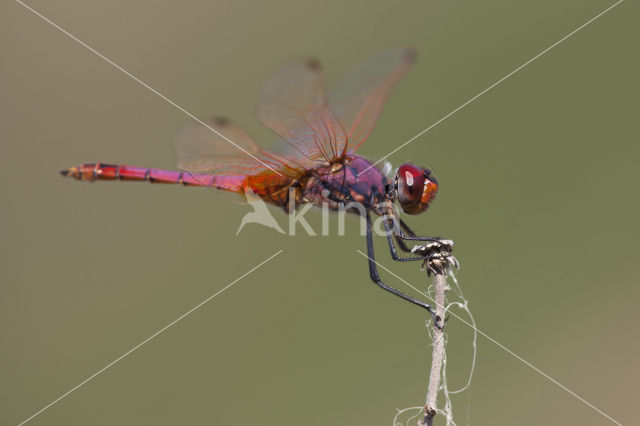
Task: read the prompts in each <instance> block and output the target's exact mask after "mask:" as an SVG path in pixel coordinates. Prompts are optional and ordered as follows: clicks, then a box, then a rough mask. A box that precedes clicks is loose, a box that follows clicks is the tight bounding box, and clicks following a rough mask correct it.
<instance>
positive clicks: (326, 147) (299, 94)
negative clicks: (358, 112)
mask: <svg viewBox="0 0 640 426" xmlns="http://www.w3.org/2000/svg"><path fill="white" fill-rule="evenodd" d="M258 117H259V118H260V121H262V123H263V124H265V125H266V126H267V127H270V128H271V129H272V130H273V131H275V132H276V133H277V134H278V135H279V136H280V137H281V138H282V139H284V141H285V142H287V143H288V144H289V145H290V146H291V148H292V149H291V150H290V151H291V152H292V153H293V154H294V155H295V156H297V157H298V158H299V159H300V161H301V162H303V163H306V166H307V167H311V166H310V164H313V163H314V162H326V161H331V160H334V159H336V158H339V157H341V156H342V155H344V154H345V153H346V148H347V136H346V134H345V131H344V128H343V126H342V124H341V123H340V122H339V121H338V119H337V118H336V116H335V115H334V113H333V112H332V111H331V110H330V109H329V105H328V101H327V94H326V87H325V80H324V74H323V72H322V67H321V65H320V63H319V62H318V61H317V60H315V59H310V58H307V59H298V60H294V61H291V62H289V63H287V64H286V65H284V66H283V67H281V68H280V69H278V70H277V71H276V72H274V73H273V75H272V76H271V77H270V78H269V79H268V80H267V82H266V84H265V87H264V90H263V92H262V97H261V99H260V102H259V104H258Z"/></svg>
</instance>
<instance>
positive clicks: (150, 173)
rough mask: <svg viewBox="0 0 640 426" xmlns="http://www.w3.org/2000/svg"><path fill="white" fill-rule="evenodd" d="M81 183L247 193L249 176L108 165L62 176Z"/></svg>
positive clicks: (90, 166) (89, 165)
mask: <svg viewBox="0 0 640 426" xmlns="http://www.w3.org/2000/svg"><path fill="white" fill-rule="evenodd" d="M60 174H62V175H63V176H69V177H72V178H74V179H78V180H86V181H90V182H92V181H95V180H131V181H149V182H151V183H179V184H182V185H187V186H211V187H214V188H218V189H223V190H226V191H231V192H240V193H242V192H244V184H245V179H246V176H243V175H209V174H198V173H190V172H183V171H178V170H164V169H149V168H144V167H133V166H126V165H113V164H105V163H86V164H82V165H81V166H80V167H71V168H69V169H66V170H62V171H61V172H60Z"/></svg>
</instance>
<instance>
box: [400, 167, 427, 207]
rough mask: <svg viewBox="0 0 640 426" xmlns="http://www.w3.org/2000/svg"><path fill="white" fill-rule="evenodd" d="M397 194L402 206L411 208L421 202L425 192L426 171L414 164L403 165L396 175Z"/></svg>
mask: <svg viewBox="0 0 640 426" xmlns="http://www.w3.org/2000/svg"><path fill="white" fill-rule="evenodd" d="M396 179H397V182H398V184H397V188H396V193H397V196H398V202H399V203H400V204H401V205H402V206H411V205H413V204H417V203H419V202H420V199H421V198H422V193H423V191H424V180H425V173H424V170H423V169H421V168H419V167H416V166H414V165H413V164H403V165H401V166H400V167H399V168H398V173H397V174H396Z"/></svg>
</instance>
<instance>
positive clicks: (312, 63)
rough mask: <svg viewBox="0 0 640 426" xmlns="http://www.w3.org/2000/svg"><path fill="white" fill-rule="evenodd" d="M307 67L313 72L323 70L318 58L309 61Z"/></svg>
mask: <svg viewBox="0 0 640 426" xmlns="http://www.w3.org/2000/svg"><path fill="white" fill-rule="evenodd" d="M305 65H306V66H307V68H309V69H310V70H313V71H318V70H320V68H322V65H321V64H320V61H318V60H317V59H316V58H309V59H307V62H306V64H305Z"/></svg>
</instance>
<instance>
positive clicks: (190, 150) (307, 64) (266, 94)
mask: <svg viewBox="0 0 640 426" xmlns="http://www.w3.org/2000/svg"><path fill="white" fill-rule="evenodd" d="M415 58H416V54H415V52H414V51H413V50H411V49H391V50H388V51H384V52H382V53H380V54H378V55H376V56H374V57H372V58H370V59H369V60H367V61H366V62H364V63H362V64H360V65H358V66H356V67H354V68H353V69H352V70H351V71H349V72H348V73H347V74H346V75H345V76H344V78H343V79H342V80H341V81H340V82H339V84H338V85H337V86H336V88H335V89H334V90H333V91H331V93H330V94H328V93H327V89H326V84H325V78H324V73H323V69H322V66H321V64H320V62H319V61H318V60H316V59H313V58H298V59H295V60H292V61H290V62H288V63H286V64H284V65H283V66H281V67H280V68H278V69H277V70H276V71H274V72H273V74H272V75H271V76H270V77H269V78H268V79H267V81H266V83H265V85H264V88H263V91H262V96H261V97H260V100H259V103H258V108H257V110H258V118H259V120H260V121H261V122H262V123H263V124H264V125H265V126H267V127H269V128H270V129H271V130H273V131H274V132H275V133H276V134H277V135H278V136H279V141H278V143H276V144H275V146H274V148H270V149H266V148H264V147H262V146H261V145H259V144H258V143H257V142H255V140H254V139H253V138H252V137H251V136H249V134H247V132H245V131H244V130H243V129H242V128H241V127H240V126H238V125H236V124H235V123H233V122H232V121H231V120H229V119H227V118H221V117H214V118H211V119H207V120H205V121H204V122H200V123H197V122H196V123H193V124H192V125H188V126H187V127H185V128H184V130H183V131H182V132H181V133H180V134H179V135H178V137H177V140H176V156H177V169H178V170H165V169H155V168H145V167H132V166H127V165H114V164H107V163H85V164H82V165H80V166H78V167H71V168H69V169H66V170H62V171H61V174H62V175H64V176H69V177H72V178H75V179H78V180H83V181H90V182H93V181H101V180H121V181H148V182H151V183H175V184H181V185H185V186H200V187H209V188H215V189H219V190H222V191H226V192H231V193H237V194H243V193H248V192H252V193H253V194H255V195H257V196H258V197H260V198H261V199H262V200H263V201H264V202H266V203H269V204H272V205H275V206H278V207H281V208H282V209H283V210H284V211H285V212H286V213H290V212H291V211H292V210H295V209H297V208H299V207H300V206H302V205H304V204H306V203H312V204H313V205H316V206H322V205H323V204H324V205H328V207H329V209H331V210H338V209H339V208H340V206H344V205H349V203H358V204H359V205H361V206H362V207H363V209H360V210H358V209H355V210H354V209H351V210H348V211H349V212H352V211H353V212H356V213H358V214H361V215H363V216H365V217H366V225H367V226H366V247H367V253H368V256H367V257H368V264H369V275H370V277H371V280H372V281H373V282H374V283H375V284H377V285H378V286H379V287H380V288H382V289H384V290H386V291H388V292H390V293H392V294H394V295H396V296H398V297H399V298H401V299H404V300H406V301H408V302H410V303H412V304H414V305H417V306H420V307H421V308H424V309H426V310H427V311H428V312H429V313H430V315H431V316H432V318H433V320H434V323H435V325H436V326H438V327H439V326H440V325H439V324H440V321H441V320H442V319H441V318H439V317H438V316H437V315H436V314H435V313H434V310H433V309H432V307H431V305H429V304H428V303H425V302H423V301H421V300H418V299H415V298H413V297H411V296H409V295H407V294H405V293H403V292H401V291H399V290H397V289H396V288H394V287H392V286H390V285H388V284H386V283H385V282H383V281H382V279H381V277H380V274H379V273H378V269H377V264H376V261H375V254H374V245H373V232H372V223H373V222H372V218H371V217H372V216H374V217H380V216H382V217H383V221H382V222H383V225H384V228H385V231H386V237H387V243H388V245H389V250H390V253H391V257H392V259H393V260H396V261H418V260H421V261H424V260H425V257H424V255H420V256H416V255H415V252H413V253H412V251H411V249H410V248H409V247H408V246H407V245H408V244H412V242H415V243H414V244H417V243H418V242H425V241H429V242H438V241H443V240H441V239H439V238H437V237H424V236H418V235H417V234H416V233H414V232H413V231H412V230H411V229H410V228H409V226H408V225H407V224H406V223H405V222H404V221H403V220H402V219H401V218H400V217H399V214H398V212H397V211H396V210H395V209H394V208H393V203H394V202H397V203H398V204H399V206H400V207H401V209H402V210H403V211H404V212H405V213H407V214H409V215H417V214H420V213H423V212H424V211H425V210H427V208H428V207H429V205H430V203H431V202H432V201H433V199H434V197H435V196H436V193H437V191H438V181H437V180H436V178H435V177H434V176H433V174H432V173H431V171H430V170H429V169H427V168H423V167H419V166H416V165H414V164H410V163H405V164H402V165H400V166H399V167H398V168H397V169H396V172H395V176H393V175H390V176H387V174H388V172H385V170H384V169H385V168H390V167H385V166H379V165H378V163H374V162H372V161H370V160H368V159H366V158H365V157H362V156H360V155H358V154H356V151H357V150H358V148H360V146H361V145H362V144H363V143H364V142H365V141H366V140H367V138H368V136H369V135H370V133H371V131H372V130H373V128H374V125H375V123H376V121H377V120H378V117H379V115H380V113H381V110H382V107H383V105H384V104H385V102H386V100H387V99H388V97H389V95H390V94H391V92H392V90H393V88H394V87H395V86H396V83H397V82H398V81H399V80H400V79H401V78H402V77H403V76H404V75H405V74H406V72H407V70H408V69H409V67H410V66H411V64H412V63H413V62H414V61H415ZM387 164H388V163H387ZM356 210H357V211H356ZM363 212H364V213H363ZM446 241H448V240H446ZM399 251H402V252H404V253H405V254H402V255H401V254H399ZM406 253H409V254H406ZM411 254H413V256H412V255H411Z"/></svg>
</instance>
